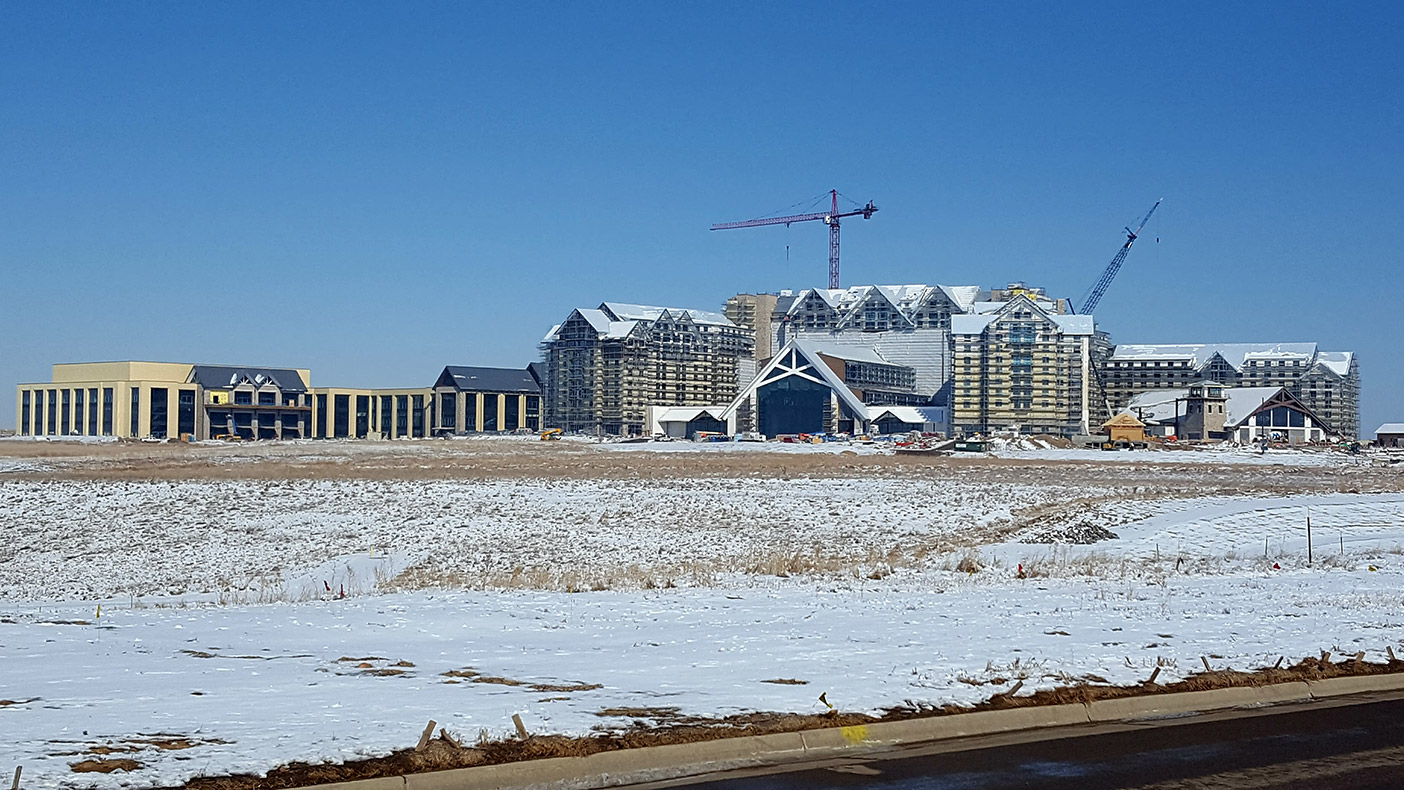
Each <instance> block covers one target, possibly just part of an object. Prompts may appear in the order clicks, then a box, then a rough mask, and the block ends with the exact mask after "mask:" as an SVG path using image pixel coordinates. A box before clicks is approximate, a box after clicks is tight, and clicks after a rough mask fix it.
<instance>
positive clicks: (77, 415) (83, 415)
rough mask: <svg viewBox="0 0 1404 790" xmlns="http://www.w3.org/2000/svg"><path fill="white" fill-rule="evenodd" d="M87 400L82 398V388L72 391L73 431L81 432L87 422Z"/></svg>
mask: <svg viewBox="0 0 1404 790" xmlns="http://www.w3.org/2000/svg"><path fill="white" fill-rule="evenodd" d="M87 405H88V404H87V401H85V400H83V390H74V391H73V432H74V433H82V432H83V426H84V425H85V424H86V423H87V422H88V420H87V416H88V410H87Z"/></svg>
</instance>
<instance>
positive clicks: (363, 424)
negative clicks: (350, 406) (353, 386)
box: [356, 395, 370, 439]
mask: <svg viewBox="0 0 1404 790" xmlns="http://www.w3.org/2000/svg"><path fill="white" fill-rule="evenodd" d="M369 433H370V396H369V395H357V396H356V438H357V439H364V438H366V435H367V434H369Z"/></svg>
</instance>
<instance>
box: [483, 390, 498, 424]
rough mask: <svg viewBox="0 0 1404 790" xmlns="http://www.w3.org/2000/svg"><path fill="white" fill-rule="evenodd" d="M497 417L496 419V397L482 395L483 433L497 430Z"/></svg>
mask: <svg viewBox="0 0 1404 790" xmlns="http://www.w3.org/2000/svg"><path fill="white" fill-rule="evenodd" d="M497 417H498V415H497V396H496V395H484V396H483V430H484V431H495V430H497V423H498V420H497Z"/></svg>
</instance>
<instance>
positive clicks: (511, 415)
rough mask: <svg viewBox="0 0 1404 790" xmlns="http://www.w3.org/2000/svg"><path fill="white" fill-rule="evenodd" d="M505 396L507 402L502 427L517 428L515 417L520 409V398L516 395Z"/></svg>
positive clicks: (507, 428) (510, 429)
mask: <svg viewBox="0 0 1404 790" xmlns="http://www.w3.org/2000/svg"><path fill="white" fill-rule="evenodd" d="M506 397H507V402H506V404H505V405H506V406H507V410H506V412H504V414H503V417H502V427H503V429H504V430H508V431H512V430H516V428H517V417H518V414H519V410H520V409H521V401H522V399H521V397H520V396H518V395H508V396H506Z"/></svg>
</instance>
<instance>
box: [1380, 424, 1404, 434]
mask: <svg viewBox="0 0 1404 790" xmlns="http://www.w3.org/2000/svg"><path fill="white" fill-rule="evenodd" d="M1382 433H1404V422H1387V423H1385V424H1384V425H1381V426H1380V427H1378V428H1376V429H1375V435H1376V436H1379V435H1380V434H1382Z"/></svg>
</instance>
